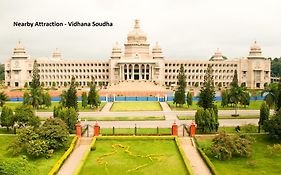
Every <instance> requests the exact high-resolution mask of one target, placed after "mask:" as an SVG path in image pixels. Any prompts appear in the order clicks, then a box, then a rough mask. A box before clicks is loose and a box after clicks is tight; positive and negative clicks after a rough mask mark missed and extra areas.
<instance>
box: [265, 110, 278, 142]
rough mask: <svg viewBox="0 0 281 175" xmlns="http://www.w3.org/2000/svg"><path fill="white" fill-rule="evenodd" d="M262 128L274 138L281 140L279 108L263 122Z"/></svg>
mask: <svg viewBox="0 0 281 175" xmlns="http://www.w3.org/2000/svg"><path fill="white" fill-rule="evenodd" d="M263 124H264V125H263V129H264V130H265V131H266V132H269V135H270V136H271V137H273V138H274V139H277V140H281V110H279V111H278V112H276V113H275V114H274V115H273V116H272V117H271V119H269V120H267V121H265V122H264V123H263Z"/></svg>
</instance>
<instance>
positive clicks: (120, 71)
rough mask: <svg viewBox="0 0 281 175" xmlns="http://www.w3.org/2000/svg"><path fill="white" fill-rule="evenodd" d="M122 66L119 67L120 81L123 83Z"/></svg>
mask: <svg viewBox="0 0 281 175" xmlns="http://www.w3.org/2000/svg"><path fill="white" fill-rule="evenodd" d="M121 68H122V66H121V65H119V81H122V70H121Z"/></svg>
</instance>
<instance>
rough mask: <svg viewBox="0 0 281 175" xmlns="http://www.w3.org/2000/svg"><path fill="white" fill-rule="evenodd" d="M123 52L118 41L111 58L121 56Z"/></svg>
mask: <svg viewBox="0 0 281 175" xmlns="http://www.w3.org/2000/svg"><path fill="white" fill-rule="evenodd" d="M121 53H122V50H121V48H120V47H119V44H118V42H116V43H115V45H114V46H113V48H112V54H111V58H121Z"/></svg>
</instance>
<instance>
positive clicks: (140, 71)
mask: <svg viewBox="0 0 281 175" xmlns="http://www.w3.org/2000/svg"><path fill="white" fill-rule="evenodd" d="M141 68H142V64H141V65H139V80H142V74H141V73H142V70H141Z"/></svg>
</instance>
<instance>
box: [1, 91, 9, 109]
mask: <svg viewBox="0 0 281 175" xmlns="http://www.w3.org/2000/svg"><path fill="white" fill-rule="evenodd" d="M8 100H9V98H8V96H7V95H6V94H5V92H0V106H1V107H3V105H4V104H5V102H6V101H8Z"/></svg>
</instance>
